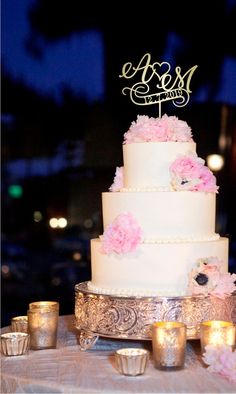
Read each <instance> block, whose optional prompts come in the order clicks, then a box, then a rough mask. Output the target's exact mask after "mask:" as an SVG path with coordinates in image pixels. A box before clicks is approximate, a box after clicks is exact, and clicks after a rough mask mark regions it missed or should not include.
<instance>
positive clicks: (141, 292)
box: [87, 281, 186, 297]
mask: <svg viewBox="0 0 236 394" xmlns="http://www.w3.org/2000/svg"><path fill="white" fill-rule="evenodd" d="M87 285H88V289H89V290H90V291H93V292H95V293H98V294H110V295H116V296H122V297H124V296H126V297H158V296H166V297H176V296H178V297H179V296H181V297H182V296H186V293H185V292H183V291H182V292H178V293H176V290H175V291H174V290H171V289H169V290H166V289H165V290H163V291H160V290H158V291H155V290H150V289H138V290H134V289H122V288H109V289H106V288H105V287H99V286H94V285H93V284H92V282H91V281H89V282H88V283H87Z"/></svg>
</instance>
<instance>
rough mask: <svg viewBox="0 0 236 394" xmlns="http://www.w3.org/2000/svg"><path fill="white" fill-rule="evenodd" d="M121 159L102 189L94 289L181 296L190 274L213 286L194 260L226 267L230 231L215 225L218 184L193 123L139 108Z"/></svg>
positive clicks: (93, 246) (222, 269)
mask: <svg viewBox="0 0 236 394" xmlns="http://www.w3.org/2000/svg"><path fill="white" fill-rule="evenodd" d="M123 162H124V164H123V167H117V169H116V174H115V177H114V181H113V184H112V185H111V187H110V189H109V191H108V192H104V193H102V212H103V225H104V233H103V234H102V235H101V236H100V237H99V238H98V239H92V240H91V268H92V278H91V281H89V282H88V288H89V290H91V291H94V292H97V293H100V294H113V295H122V296H159V295H160V296H163V295H164V296H183V295H187V294H191V293H190V289H191V288H192V287H191V285H192V284H193V283H190V282H191V281H195V282H194V284H196V286H199V289H200V290H199V293H201V289H204V286H205V288H206V286H209V283H210V281H211V286H210V288H213V282H212V280H213V279H212V277H210V275H209V277H208V276H207V275H206V272H205V271H204V272H205V273H204V272H202V273H201V270H200V269H199V270H198V269H197V268H196V267H199V266H201V267H203V268H204V267H205V265H207V263H204V261H205V262H206V261H211V260H214V261H216V260H217V262H220V265H219V266H220V272H221V273H222V275H225V274H227V273H228V239H227V238H225V237H220V235H219V234H216V232H215V226H216V195H217V193H218V187H217V186H216V179H215V177H214V175H213V174H212V173H211V171H210V170H209V168H207V166H206V165H205V164H204V161H203V160H202V159H201V158H199V157H198V156H197V153H196V144H195V142H194V141H193V139H192V133H191V129H190V127H189V126H188V125H187V123H186V122H184V121H182V120H179V119H178V118H177V117H174V116H167V115H164V116H163V117H162V118H149V117H148V116H138V117H137V120H136V121H134V122H132V124H131V126H130V128H129V130H128V131H127V132H126V133H125V134H124V143H123ZM199 261H201V264H200V265H199ZM202 264H203V265H202ZM204 264H205V265H204ZM214 267H215V265H214ZM208 268H209V267H208ZM193 272H195V273H196V274H195V276H194V275H193V274H192V273H193ZM208 272H210V269H208ZM203 292H204V291H203Z"/></svg>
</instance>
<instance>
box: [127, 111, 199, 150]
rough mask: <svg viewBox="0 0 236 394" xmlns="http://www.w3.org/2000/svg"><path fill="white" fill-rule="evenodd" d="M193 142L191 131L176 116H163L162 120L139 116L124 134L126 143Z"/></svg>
mask: <svg viewBox="0 0 236 394" xmlns="http://www.w3.org/2000/svg"><path fill="white" fill-rule="evenodd" d="M165 141H181V142H187V141H192V134H191V129H190V127H189V126H188V125H187V123H186V122H184V121H182V120H179V119H178V118H177V117H176V116H167V115H163V116H162V118H152V117H151V118H149V117H148V116H146V115H138V116H137V120H136V122H132V123H131V126H130V128H129V130H128V131H127V132H126V133H125V134H124V143H125V144H126V143H128V144H129V143H132V142H165Z"/></svg>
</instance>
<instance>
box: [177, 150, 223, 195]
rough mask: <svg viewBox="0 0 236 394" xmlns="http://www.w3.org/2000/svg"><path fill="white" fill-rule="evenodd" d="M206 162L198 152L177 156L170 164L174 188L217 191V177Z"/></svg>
mask: <svg viewBox="0 0 236 394" xmlns="http://www.w3.org/2000/svg"><path fill="white" fill-rule="evenodd" d="M204 163H205V161H204V160H203V159H201V158H200V157H198V156H197V155H196V154H191V155H188V156H186V155H184V156H179V157H177V159H176V160H175V161H174V162H173V163H172V164H171V166H170V175H171V185H172V187H173V189H174V190H189V191H204V192H215V193H217V191H218V186H216V178H215V176H214V175H213V173H212V172H211V171H210V170H209V168H208V167H206V166H204Z"/></svg>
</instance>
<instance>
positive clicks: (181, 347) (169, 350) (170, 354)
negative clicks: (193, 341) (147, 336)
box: [152, 321, 187, 369]
mask: <svg viewBox="0 0 236 394" xmlns="http://www.w3.org/2000/svg"><path fill="white" fill-rule="evenodd" d="M186 330H187V327H186V325H185V324H184V323H181V322H173V321H163V322H155V323H153V325H152V350H153V359H154V366H155V368H158V369H170V368H172V369H180V368H183V367H184V362H185V351H186Z"/></svg>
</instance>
